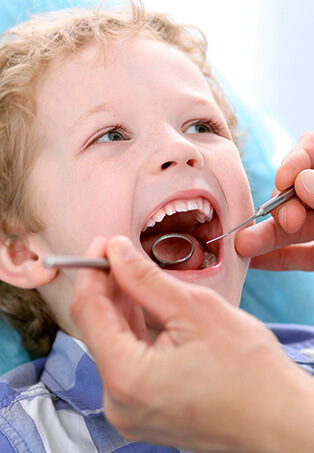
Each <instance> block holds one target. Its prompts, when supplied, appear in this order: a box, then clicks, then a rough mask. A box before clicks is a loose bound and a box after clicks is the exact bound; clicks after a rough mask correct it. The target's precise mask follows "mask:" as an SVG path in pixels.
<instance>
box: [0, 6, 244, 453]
mask: <svg viewBox="0 0 314 453" xmlns="http://www.w3.org/2000/svg"><path fill="white" fill-rule="evenodd" d="M205 52H206V43H205V41H204V38H203V37H202V36H199V35H197V34H196V33H195V31H189V30H188V29H187V28H185V27H182V26H179V25H175V24H173V23H172V22H171V21H170V20H169V19H167V18H166V17H164V16H162V15H158V14H153V13H147V12H145V11H143V10H142V9H141V8H140V7H135V6H132V8H131V9H130V10H129V11H128V13H125V14H124V13H116V14H115V13H112V12H110V13H108V12H104V11H102V10H101V9H97V10H93V11H77V12H69V13H65V12H60V13H56V14H52V15H50V16H43V17H42V18H38V19H33V20H32V21H30V22H29V23H24V24H21V25H20V26H19V27H17V28H16V29H14V30H13V31H12V32H11V33H9V34H8V35H7V36H6V37H4V38H3V42H2V46H1V51H0V68H1V69H0V71H1V75H0V102H1V112H2V114H1V120H0V121H1V127H0V134H1V139H0V147H1V148H0V149H1V162H0V168H1V170H0V171H1V177H0V181H1V205H0V213H1V214H0V215H1V235H2V242H1V252H0V278H1V280H2V283H1V302H0V303H1V309H2V311H3V312H4V313H5V314H6V315H7V317H8V318H9V319H10V321H11V323H12V324H13V325H14V326H15V327H16V328H18V330H19V331H20V332H21V335H22V337H23V339H24V343H25V345H26V347H27V348H28V349H29V350H30V351H31V352H32V353H33V354H35V355H37V356H41V355H46V354H48V353H49V351H50V349H51V344H52V342H53V341H54V343H53V346H52V350H51V352H50V353H49V355H48V357H47V358H44V359H37V360H35V361H34V362H32V363H30V364H26V365H23V366H21V367H19V368H18V369H16V370H13V371H12V372H10V373H8V374H7V375H5V376H4V377H3V379H2V382H1V384H0V386H1V401H2V402H1V409H0V414H1V418H0V428H1V436H0V446H1V451H6V452H9V451H19V452H22V451H36V452H37V451H38V452H40V451H51V452H57V451H75V452H80V451H81V452H86V451H104V452H113V451H119V452H120V451H121V452H123V451H155V449H156V451H174V450H173V449H172V450H171V449H170V450H167V449H166V450H164V449H163V448H162V447H160V448H159V447H153V446H149V445H146V444H130V443H129V441H127V440H126V439H124V438H123V437H121V436H120V435H119V434H118V433H117V432H116V431H115V430H114V428H112V427H111V426H110V424H109V423H108V422H107V421H106V418H105V416H104V413H103V409H102V386H101V382H100V380H99V377H98V374H97V371H96V367H95V364H94V361H93V359H92V358H91V357H90V355H89V353H88V352H87V350H86V347H85V346H84V344H83V343H82V342H81V339H80V334H79V332H78V330H77V329H76V327H75V324H74V323H73V321H72V319H71V317H70V315H69V305H70V300H71V298H72V295H73V288H74V279H75V272H74V271H73V270H59V271H58V270H56V269H46V268H45V267H44V266H43V258H44V257H45V256H46V255H47V254H50V253H53V254H70V255H80V254H83V253H84V251H85V250H86V249H87V247H88V246H89V244H90V243H91V242H92V240H93V239H94V238H95V237H97V236H105V237H106V238H108V239H109V238H111V237H113V236H115V235H117V234H123V235H125V236H127V237H129V238H130V239H131V240H132V241H133V243H135V245H136V247H137V249H138V250H139V251H140V252H141V253H143V254H145V253H147V254H148V255H149V253H150V250H149V245H147V244H149V243H150V239H151V238H152V237H156V236H157V237H158V235H161V234H163V233H165V232H166V233H168V232H183V233H187V234H190V235H191V237H192V238H193V241H194V242H195V244H197V245H198V246H199V250H200V251H201V259H200V261H199V262H197V263H196V262H195V261H193V260H191V261H190V262H189V263H188V264H186V265H185V266H184V269H181V268H177V269H174V270H171V271H167V272H170V273H172V274H173V275H175V276H176V277H177V278H179V279H182V280H185V281H189V282H192V283H198V284H200V285H204V286H208V287H211V288H213V289H214V290H216V291H217V292H218V293H220V294H221V295H222V296H223V297H224V298H225V299H227V300H228V301H229V302H230V304H232V305H234V306H238V304H239V301H240V295H241V289H242V284H243V280H244V278H245V274H246V271H247V267H248V262H249V260H248V259H247V258H242V257H240V256H239V255H238V254H237V253H236V250H235V247H234V238H233V237H232V236H231V237H228V238H226V240H224V241H223V243H222V244H216V245H215V246H214V247H211V248H207V247H206V246H205V241H206V240H207V239H209V238H211V237H213V236H214V235H215V234H217V233H219V232H221V231H227V230H228V229H229V228H231V227H232V226H235V225H237V224H239V223H240V222H242V221H243V220H244V219H245V218H247V217H248V216H249V215H250V214H251V213H252V210H253V207H252V200H251V195H250V190H249V185H248V181H247V178H246V175H245V172H244V170H243V167H242V163H241V158H240V155H239V152H238V150H237V148H236V146H235V143H234V139H235V138H236V130H235V128H236V120H235V118H234V116H233V114H232V112H231V110H230V108H229V107H228V105H227V104H226V102H225V100H224V98H223V95H222V94H221V92H220V90H219V87H218V85H217V83H216V81H215V80H214V78H213V76H212V74H211V71H210V68H209V65H208V63H207V62H206V58H205ZM213 257H214V260H212V258H213ZM212 263H215V264H212ZM110 292H111V294H114V295H115V297H116V299H117V300H118V299H120V300H121V301H122V303H123V309H124V311H125V313H127V316H128V318H129V320H130V322H132V323H137V322H142V319H143V313H142V311H140V310H139V309H136V310H135V309H134V308H133V306H132V304H131V302H130V301H129V300H128V299H127V298H124V296H123V294H122V293H121V294H120V293H119V288H118V286H117V285H116V284H115V281H114V279H111V281H110ZM145 321H146V323H147V325H148V326H149V328H151V330H152V331H153V330H154V329H156V328H157V329H158V322H157V321H156V320H154V319H153V318H150V317H148V316H146V318H145ZM56 332H58V333H57V335H56ZM55 335H56V339H55V340H54V337H55ZM126 379H127V376H126Z"/></svg>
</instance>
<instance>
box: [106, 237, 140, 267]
mask: <svg viewBox="0 0 314 453" xmlns="http://www.w3.org/2000/svg"><path fill="white" fill-rule="evenodd" d="M112 244H113V247H114V253H116V254H117V255H118V256H119V258H122V259H123V260H124V261H131V260H133V259H134V258H137V257H139V256H140V254H139V252H138V251H137V250H136V248H135V247H134V245H133V244H132V242H131V241H130V240H129V239H128V238H126V237H125V236H119V237H116V238H114V239H113V241H112Z"/></svg>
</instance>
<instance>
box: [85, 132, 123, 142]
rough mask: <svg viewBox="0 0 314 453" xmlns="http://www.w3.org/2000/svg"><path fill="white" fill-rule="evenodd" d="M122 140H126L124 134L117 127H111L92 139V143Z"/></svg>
mask: <svg viewBox="0 0 314 453" xmlns="http://www.w3.org/2000/svg"><path fill="white" fill-rule="evenodd" d="M122 140H127V138H126V137H125V134H124V133H123V132H122V131H120V130H119V129H112V130H111V131H109V132H105V133H103V134H101V135H99V136H98V137H97V138H95V140H93V141H92V144H94V143H107V142H120V141H122Z"/></svg>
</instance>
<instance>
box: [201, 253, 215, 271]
mask: <svg viewBox="0 0 314 453" xmlns="http://www.w3.org/2000/svg"><path fill="white" fill-rule="evenodd" d="M215 264H217V256H216V255H214V253H212V252H207V251H206V250H205V252H204V259H203V262H202V264H201V265H200V267H199V269H206V267H211V266H214V265H215Z"/></svg>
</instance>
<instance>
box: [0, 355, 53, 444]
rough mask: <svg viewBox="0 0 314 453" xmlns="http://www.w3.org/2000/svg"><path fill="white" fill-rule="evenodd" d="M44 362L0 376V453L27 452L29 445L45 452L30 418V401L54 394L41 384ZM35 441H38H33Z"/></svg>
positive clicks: (40, 360) (35, 362) (35, 361)
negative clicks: (28, 408) (28, 409)
mask: <svg viewBox="0 0 314 453" xmlns="http://www.w3.org/2000/svg"><path fill="white" fill-rule="evenodd" d="M45 362H46V359H45V358H41V359H37V360H34V361H32V362H28V363H25V364H22V365H20V366H18V367H16V368H14V369H13V370H11V371H8V372H7V373H5V374H3V375H2V376H0V451H1V452H6V453H9V452H11V451H12V452H13V451H14V452H16V451H19V452H24V451H25V452H26V451H29V446H30V445H31V446H33V447H34V448H36V449H37V451H44V449H43V448H42V446H43V445H42V442H41V440H40V438H39V436H38V430H37V428H36V426H35V424H34V421H33V418H32V416H31V414H30V413H28V411H27V407H28V405H29V404H30V402H32V401H34V400H36V399H38V400H40V399H41V397H42V398H49V399H52V398H53V395H51V393H50V392H49V390H48V389H47V387H46V386H45V385H44V384H43V383H42V382H40V376H41V373H42V371H43V369H44V366H45ZM35 439H37V441H36V440H35Z"/></svg>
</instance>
